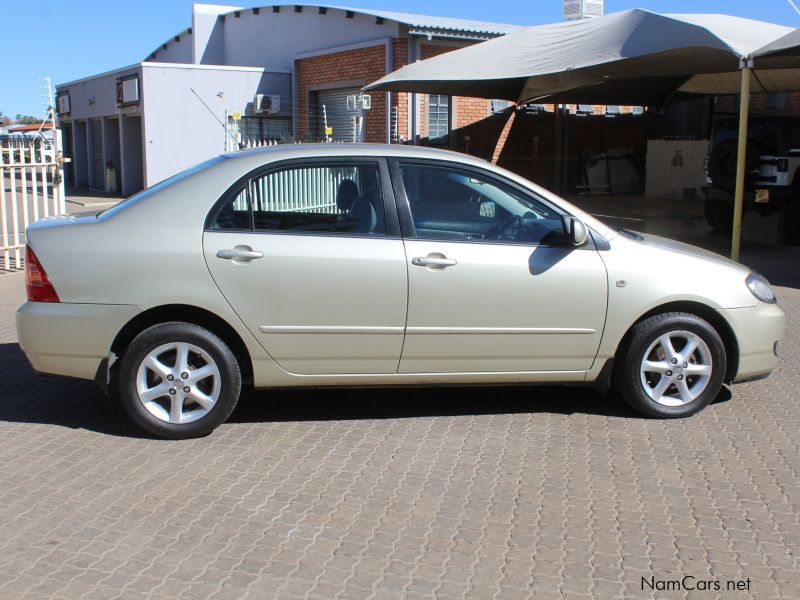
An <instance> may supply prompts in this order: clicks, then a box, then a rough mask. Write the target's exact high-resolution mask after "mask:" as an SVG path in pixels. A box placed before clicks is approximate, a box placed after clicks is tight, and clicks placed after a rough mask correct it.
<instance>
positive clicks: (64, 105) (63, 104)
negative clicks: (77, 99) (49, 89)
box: [56, 92, 70, 115]
mask: <svg viewBox="0 0 800 600" xmlns="http://www.w3.org/2000/svg"><path fill="white" fill-rule="evenodd" d="M69 111H70V106H69V92H59V93H57V94H56V113H58V114H59V115H68V114H69Z"/></svg>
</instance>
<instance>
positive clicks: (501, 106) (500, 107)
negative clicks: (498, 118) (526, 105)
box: [489, 100, 511, 114]
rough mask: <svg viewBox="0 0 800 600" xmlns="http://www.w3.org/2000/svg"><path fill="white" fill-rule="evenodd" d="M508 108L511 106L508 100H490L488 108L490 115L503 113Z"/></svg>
mask: <svg viewBox="0 0 800 600" xmlns="http://www.w3.org/2000/svg"><path fill="white" fill-rule="evenodd" d="M509 106H511V102H509V101H508V100H492V101H491V105H490V107H489V108H490V111H491V113H492V114H494V113H499V112H503V111H504V110H505V109H507V108H508V107H509Z"/></svg>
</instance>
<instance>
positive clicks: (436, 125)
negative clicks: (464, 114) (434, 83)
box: [428, 94, 450, 142]
mask: <svg viewBox="0 0 800 600" xmlns="http://www.w3.org/2000/svg"><path fill="white" fill-rule="evenodd" d="M449 132H450V97H449V96H442V95H438V94H431V95H430V96H428V137H429V138H430V140H431V141H433V140H437V141H439V142H443V141H445V140H444V139H443V138H446V137H447V134H448V133H449Z"/></svg>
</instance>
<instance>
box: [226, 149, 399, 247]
mask: <svg viewBox="0 0 800 600" xmlns="http://www.w3.org/2000/svg"><path fill="white" fill-rule="evenodd" d="M228 198H229V199H228V200H226V201H225V203H224V204H223V206H222V207H221V208H220V210H219V211H218V213H217V215H216V217H215V218H214V220H213V222H212V224H211V229H212V230H241V229H252V230H255V231H265V232H266V231H272V232H284V233H292V232H294V233H322V234H337V233H338V234H353V235H372V236H385V235H386V221H385V218H384V209H383V194H382V193H381V183H380V173H379V168H378V165H377V164H370V163H359V164H346V163H342V164H323V165H303V166H297V167H287V168H284V169H278V170H275V171H270V172H268V173H266V174H263V175H257V176H255V177H253V178H252V179H249V180H247V181H246V182H244V183H242V184H240V187H239V188H237V189H236V190H234V191H233V193H231V194H230V195H229V196H228Z"/></svg>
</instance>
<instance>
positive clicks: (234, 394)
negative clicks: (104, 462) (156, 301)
mask: <svg viewBox="0 0 800 600" xmlns="http://www.w3.org/2000/svg"><path fill="white" fill-rule="evenodd" d="M118 389H119V396H120V400H121V401H122V405H123V407H124V408H125V410H126V412H127V413H128V414H129V415H130V417H131V418H132V419H133V421H134V422H135V423H136V424H137V425H139V426H140V427H141V428H142V429H144V430H145V431H147V432H148V433H150V434H152V435H155V436H158V437H162V438H167V439H185V438H193V437H200V436H204V435H206V434H208V433H210V432H211V431H212V430H213V429H215V428H216V427H217V426H218V425H220V424H221V423H223V422H224V421H225V420H226V419H227V418H228V417H229V416H230V414H231V412H233V409H234V407H235V406H236V402H237V400H238V399H239V392H240V389H241V374H240V370H239V365H238V363H237V361H236V357H235V356H234V355H233V353H232V352H231V350H230V349H229V348H228V346H227V345H226V344H225V342H224V341H223V340H221V339H220V338H219V337H218V336H216V335H215V334H214V333H212V332H210V331H208V330H207V329H204V328H203V327H199V326H197V325H193V324H190V323H177V322H176V323H163V324H159V325H154V326H152V327H150V328H148V329H146V330H144V331H143V332H142V333H140V334H139V335H138V336H136V338H134V340H133V341H132V342H131V344H130V346H129V347H128V349H127V350H126V352H125V354H124V356H123V358H122V363H121V366H120V371H119V380H118Z"/></svg>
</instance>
